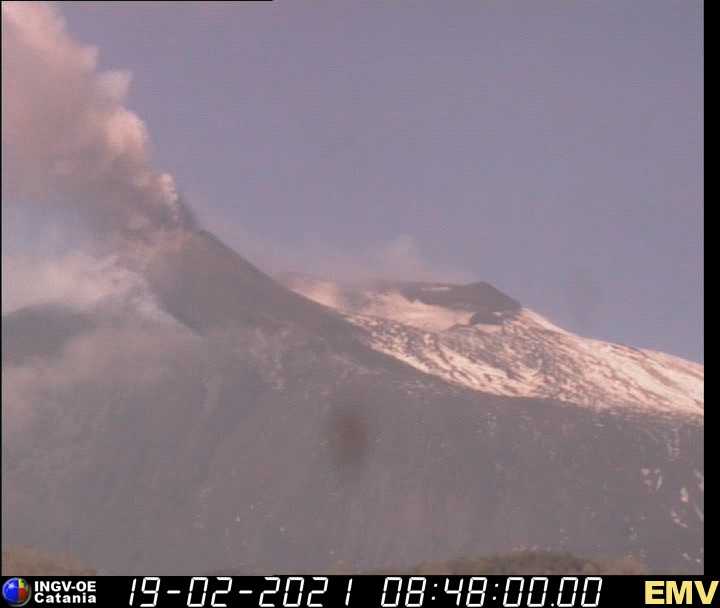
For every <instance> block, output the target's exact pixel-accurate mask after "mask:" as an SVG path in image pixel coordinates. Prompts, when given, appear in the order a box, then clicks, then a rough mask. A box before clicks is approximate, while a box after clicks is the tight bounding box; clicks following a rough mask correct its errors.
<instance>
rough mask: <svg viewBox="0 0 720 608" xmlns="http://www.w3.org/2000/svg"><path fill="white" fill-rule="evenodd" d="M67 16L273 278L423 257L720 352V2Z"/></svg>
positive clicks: (601, 323) (552, 304)
mask: <svg viewBox="0 0 720 608" xmlns="http://www.w3.org/2000/svg"><path fill="white" fill-rule="evenodd" d="M60 8H61V10H62V13H63V14H64V15H65V17H66V18H67V20H68V28H69V30H70V32H71V33H72V34H73V35H74V36H75V37H76V38H78V39H79V40H80V41H82V42H84V43H88V44H94V45H97V46H98V47H99V49H100V65H101V67H103V68H127V69H130V70H131V71H132V73H133V84H132V87H131V93H130V97H129V106H130V107H131V108H132V109H133V110H134V111H136V112H137V113H138V114H139V115H140V116H141V117H142V118H143V119H144V120H145V122H146V124H147V126H148V129H149V131H150V134H151V136H152V140H153V149H154V158H155V161H156V164H157V166H159V167H161V168H162V169H163V170H168V171H170V172H171V173H173V174H174V176H175V179H176V183H177V185H178V187H179V188H180V189H181V190H182V191H183V192H184V193H185V195H186V196H187V197H188V199H189V202H190V204H191V205H192V206H193V207H194V208H195V209H196V211H197V213H198V215H199V216H200V217H201V218H203V219H204V220H205V221H206V223H207V224H208V225H210V226H211V227H213V228H215V229H217V230H218V231H219V232H220V233H221V234H222V236H223V237H225V238H226V239H227V240H229V241H230V242H231V243H232V244H233V245H235V246H236V247H237V248H238V249H240V250H241V253H243V252H244V253H246V254H248V255H249V257H251V259H253V260H254V261H256V262H258V263H260V264H261V265H262V264H263V261H264V259H263V258H266V260H267V261H268V262H267V263H268V264H269V263H270V261H271V260H274V259H284V260H285V262H287V263H288V264H292V265H293V266H295V268H296V269H298V270H306V271H310V272H312V271H317V272H321V273H322V272H330V271H333V270H336V271H337V270H338V269H340V270H341V269H342V267H343V265H345V266H347V268H348V270H347V272H348V273H350V272H353V271H357V272H359V273H361V274H362V273H365V274H372V273H373V271H374V270H376V269H373V268H369V269H368V268H362V266H363V260H367V259H370V258H368V252H369V251H372V250H374V249H378V248H385V249H387V250H389V251H396V250H400V251H401V252H404V253H405V254H407V257H408V259H409V266H410V268H409V270H408V272H415V273H416V274H417V273H418V271H419V269H422V270H424V271H426V272H430V273H432V274H433V275H434V276H436V277H438V278H441V277H442V276H444V275H447V276H451V275H453V276H455V275H459V276H464V277H468V278H473V279H477V280H486V281H489V282H491V283H493V284H494V285H496V286H497V287H499V288H500V289H502V290H503V291H506V292H507V293H509V294H510V295H512V296H514V297H516V298H517V299H519V300H520V301H521V302H523V303H524V304H525V305H527V306H529V307H531V308H534V309H535V310H537V311H539V312H541V313H543V314H545V315H546V316H548V317H549V318H550V319H552V320H554V321H555V322H557V323H559V324H561V325H563V326H564V327H566V328H568V329H571V330H575V331H578V332H580V333H583V334H586V335H591V336H594V337H598V338H602V339H608V340H613V341H618V342H622V343H626V344H631V345H634V346H644V347H651V348H658V349H660V350H665V351H668V352H671V353H675V354H678V355H681V356H685V357H689V358H691V359H695V360H702V308H701V306H702V288H703V287H702V261H701V260H702V258H701V256H702V196H703V192H702V184H701V171H702V156H701V154H702V139H701V128H702V106H701V86H702V38H701V35H702V34H701V28H702V14H701V13H702V5H701V3H699V2H695V1H691V0H682V1H681V0H678V1H673V2H666V1H661V0H651V1H637V0H635V1H633V2H627V1H626V0H624V1H622V2H610V1H603V2H548V1H543V2H536V1H527V2H493V3H490V2H481V1H478V0H472V1H468V2H463V1H455V2H452V3H442V2H428V3H420V2H393V3H389V2H349V1H348V2H315V3H310V2H303V1H295V0H293V1H289V0H286V1H276V2H274V3H243V4H232V3H222V4H213V3H187V4H185V5H179V4H173V3H148V4H144V5H139V4H133V3H120V4H116V5H104V6H98V5H93V4H84V3H83V4H64V3H63V5H62V6H61V7H60ZM243 250H244V251H243ZM295 253H296V255H295ZM338 260H339V261H338ZM351 260H355V261H356V262H355V263H356V264H357V265H358V266H360V268H356V269H352V268H351V266H352V262H351ZM413 264H414V265H413ZM400 270H401V267H399V268H398V271H400ZM382 271H383V269H380V268H378V269H377V272H378V273H380V272H382Z"/></svg>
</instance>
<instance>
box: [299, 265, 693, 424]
mask: <svg viewBox="0 0 720 608" xmlns="http://www.w3.org/2000/svg"><path fill="white" fill-rule="evenodd" d="M287 283H288V284H289V286H290V287H291V288H292V289H294V290H295V291H297V292H298V293H301V294H302V295H304V296H306V297H308V298H310V299H312V300H315V301H316V302H319V303H321V304H324V305H326V306H329V307H332V308H335V309H337V310H339V311H341V312H343V313H344V314H345V315H346V317H347V318H348V319H349V320H350V321H352V322H353V323H354V324H356V325H358V326H360V327H362V328H364V329H365V330H367V340H368V343H369V345H370V346H372V347H373V348H374V349H375V350H378V351H380V352H383V353H386V354H388V355H391V356H393V357H395V358H397V359H399V360H401V361H404V362H405V363H407V364H409V365H411V366H413V367H415V368H417V369H419V370H421V371H423V372H426V373H428V374H433V375H436V376H439V377H442V378H444V379H445V380H447V381H449V382H451V383H454V384H458V385H462V386H465V387H468V388H471V389H474V390H477V391H480V392H484V393H493V394H498V395H506V396H516V397H537V398H546V399H555V400H559V401H564V402H568V403H574V404H579V405H583V406H589V407H595V408H621V409H628V408H630V409H635V410H645V411H647V410H652V411H656V412H658V413H664V414H671V415H684V416H690V417H702V416H703V408H704V397H703V391H704V369H703V366H702V365H699V364H697V363H692V362H690V361H685V360H683V359H680V358H677V357H673V356H670V355H667V354H664V353H660V352H656V351H651V350H645V349H637V348H632V347H628V346H622V345H618V344H611V343H608V342H603V341H600V340H593V339H590V338H584V337H581V336H578V335H575V334H573V333H570V332H567V331H565V330H563V329H561V328H559V327H557V326H555V325H553V324H552V323H551V322H549V321H548V320H547V319H545V318H543V317H542V316H540V315H538V314H537V313H534V312H532V311H531V310H528V309H526V308H519V307H518V308H517V309H516V310H503V311H497V312H494V313H492V314H494V315H495V317H496V318H497V321H492V322H484V323H474V324H473V323H471V320H472V319H473V318H474V317H473V312H472V309H468V306H464V305H463V304H462V302H454V303H453V304H452V305H450V306H441V305H437V304H428V303H426V302H423V301H421V299H422V298H409V297H407V295H406V293H407V291H406V290H403V288H402V285H405V284H400V283H399V284H397V286H398V287H397V288H393V287H392V286H391V285H389V284H387V283H385V284H382V285H374V286H363V287H357V286H343V285H340V284H338V283H334V282H331V281H325V280H317V279H310V278H308V277H298V276H294V277H293V278H292V279H289V280H288V281H287ZM420 290H421V291H420V292H418V291H417V288H415V291H414V292H413V293H415V294H417V293H422V292H432V293H434V294H436V293H437V292H441V291H448V292H449V291H451V290H452V287H451V286H447V285H445V284H442V285H433V284H427V285H426V286H424V287H421V288H420ZM448 301H452V300H451V298H449V299H448ZM475 304H477V303H475Z"/></svg>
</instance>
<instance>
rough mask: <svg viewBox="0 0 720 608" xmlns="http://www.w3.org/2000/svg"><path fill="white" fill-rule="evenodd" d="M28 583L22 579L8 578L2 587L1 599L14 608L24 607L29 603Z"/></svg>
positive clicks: (30, 593)
mask: <svg viewBox="0 0 720 608" xmlns="http://www.w3.org/2000/svg"><path fill="white" fill-rule="evenodd" d="M31 595H32V592H31V591H30V583H28V582H27V581H26V580H25V579H24V578H20V577H17V576H16V577H14V578H9V579H8V580H6V581H5V584H4V585H3V598H4V599H5V601H6V602H7V603H8V604H9V605H10V606H13V607H15V608H17V607H19V606H24V605H25V604H27V603H28V602H29V601H30V596H31Z"/></svg>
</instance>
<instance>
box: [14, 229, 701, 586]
mask: <svg viewBox="0 0 720 608" xmlns="http://www.w3.org/2000/svg"><path fill="white" fill-rule="evenodd" d="M143 260H144V267H143V270H142V271H143V273H144V274H145V277H146V279H147V282H148V285H149V286H150V288H151V289H152V290H153V292H154V295H155V297H156V298H157V300H158V302H160V304H161V305H162V307H163V308H164V310H165V311H166V312H168V313H170V315H172V316H173V317H174V318H175V319H176V320H178V321H180V323H178V324H176V325H171V324H162V323H159V322H158V323H157V326H153V325H148V324H147V323H144V324H142V326H141V329H140V330H138V331H134V332H132V333H130V334H128V333H127V332H125V330H123V329H122V328H120V329H118V328H117V327H110V328H101V329H100V330H96V331H95V332H94V333H90V334H86V333H83V334H82V335H79V336H77V337H75V338H72V339H71V340H70V343H69V344H68V345H66V347H65V348H64V350H62V351H61V352H59V353H47V354H46V356H43V357H39V358H35V359H33V361H32V367H30V368H28V366H27V365H20V364H16V363H12V362H7V363H6V362H4V365H3V405H4V407H3V423H4V424H3V447H4V455H5V457H4V458H3V479H4V484H5V492H4V493H3V532H4V536H5V539H6V542H11V543H12V542H14V543H22V544H24V545H37V546H42V547H46V548H47V549H49V550H61V551H71V552H72V553H73V554H75V555H77V556H78V557H79V558H81V559H82V560H83V561H84V562H86V563H90V564H92V565H94V566H96V567H97V568H98V569H100V570H101V571H103V572H110V573H141V572H147V571H153V572H157V573H183V574H189V573H197V572H207V571H211V570H222V569H235V570H242V571H248V572H252V571H254V572H259V571H263V572H270V571H274V572H278V571H284V572H291V571H306V572H309V571H318V572H319V571H324V570H330V569H332V568H333V567H334V565H336V564H339V563H342V564H344V565H345V567H348V566H349V567H350V568H353V569H355V570H357V571H368V570H373V569H379V568H380V569H381V568H383V567H402V565H404V564H408V565H410V564H414V563H418V562H422V561H437V560H445V559H453V558H456V557H459V556H463V555H485V554H490V553H495V552H506V551H509V550H513V549H541V550H569V551H572V552H573V553H577V554H582V555H589V556H597V557H618V556H622V555H624V554H628V553H630V554H633V555H636V556H637V557H638V558H640V559H641V560H643V561H644V562H646V563H647V564H648V565H649V567H650V568H651V569H653V570H663V571H672V570H675V571H690V572H700V571H702V559H703V540H702V536H703V523H702V504H703V488H704V486H703V483H704V481H703V478H702V445H703V426H702V421H701V420H698V419H697V418H694V417H682V416H681V417H670V418H668V417H666V416H661V415H656V414H655V413H654V412H653V411H650V412H640V413H639V412H636V411H633V410H632V409H628V410H626V411H625V410H618V409H613V410H602V409H592V408H587V407H577V406H573V405H572V404H569V403H561V402H558V401H556V400H551V399H547V400H543V399H537V398H515V397H508V396H502V395H494V394H489V393H484V392H482V391H477V390H471V389H469V388H467V387H465V386H461V385H457V384H452V383H448V382H447V381H446V380H445V379H443V378H440V377H437V376H434V375H432V374H428V373H423V372H422V371H420V370H418V369H415V368H413V367H412V366H409V365H406V364H405V363H403V362H402V361H399V360H397V359H396V358H394V357H392V356H390V355H389V354H388V353H384V352H378V351H377V349H374V348H372V347H371V345H369V343H368V340H369V338H370V337H371V335H372V332H369V330H368V329H367V328H365V327H363V326H361V325H357V324H353V323H350V322H348V320H347V319H346V318H344V317H343V315H342V314H340V313H339V312H337V311H334V310H330V309H328V308H327V307H324V306H322V305H320V304H317V303H315V302H311V301H310V300H308V299H305V298H303V297H302V296H300V295H297V294H295V293H292V292H291V291H289V290H287V289H285V288H284V287H283V286H281V285H279V284H278V283H276V282H274V281H273V280H272V279H270V278H269V277H267V276H266V275H264V274H263V273H262V272H260V271H259V270H257V269H256V268H255V267H254V266H252V265H250V264H249V263H248V262H246V261H245V260H244V259H243V258H241V257H240V256H238V255H237V254H236V253H234V252H233V251H231V250H229V249H228V248H226V247H225V246H224V245H222V244H221V243H220V242H219V241H217V240H216V239H214V238H213V237H212V236H210V235H208V234H205V233H200V232H197V233H194V234H192V235H190V236H187V235H186V236H185V237H183V239H181V240H179V241H177V242H176V243H174V244H173V245H172V246H168V247H165V248H163V249H161V250H159V251H157V252H155V253H154V254H153V255H150V256H147V255H144V256H143ZM464 312H467V311H464ZM88 366H93V367H91V368H90V372H87V369H88ZM71 373H75V374H76V375H75V376H73V375H68V374H71Z"/></svg>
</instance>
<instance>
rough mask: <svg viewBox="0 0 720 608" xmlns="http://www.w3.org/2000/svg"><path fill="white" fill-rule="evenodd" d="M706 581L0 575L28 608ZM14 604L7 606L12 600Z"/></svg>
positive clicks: (552, 607)
mask: <svg viewBox="0 0 720 608" xmlns="http://www.w3.org/2000/svg"><path fill="white" fill-rule="evenodd" d="M717 588H718V579H716V578H712V577H710V576H695V577H688V576H685V577H679V576H675V577H673V576H590V575H588V576H543V575H536V576H532V575H524V576H498V575H489V576H389V575H388V576H323V575H304V576H290V575H283V576H279V575H278V576H271V575H269V576H193V577H189V576H188V577H177V576H137V577H112V576H110V577H90V578H79V577H3V595H4V596H5V599H6V601H8V602H10V600H9V596H8V595H6V590H7V593H8V594H12V593H15V594H18V593H24V594H26V595H25V596H24V597H27V599H28V601H29V603H28V604H27V605H29V606H33V605H37V606H40V605H45V604H54V605H57V604H62V605H75V606H83V605H99V606H127V607H128V608H156V607H158V608H164V607H185V608H233V607H238V608H255V607H257V608H442V607H445V606H448V607H451V606H456V607H465V608H485V607H487V608H604V607H606V606H607V607H611V606H623V607H627V608H630V607H633V606H652V605H658V604H675V605H686V606H712V605H717V602H718V601H720V592H718V590H717ZM10 603H11V604H12V602H10Z"/></svg>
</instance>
